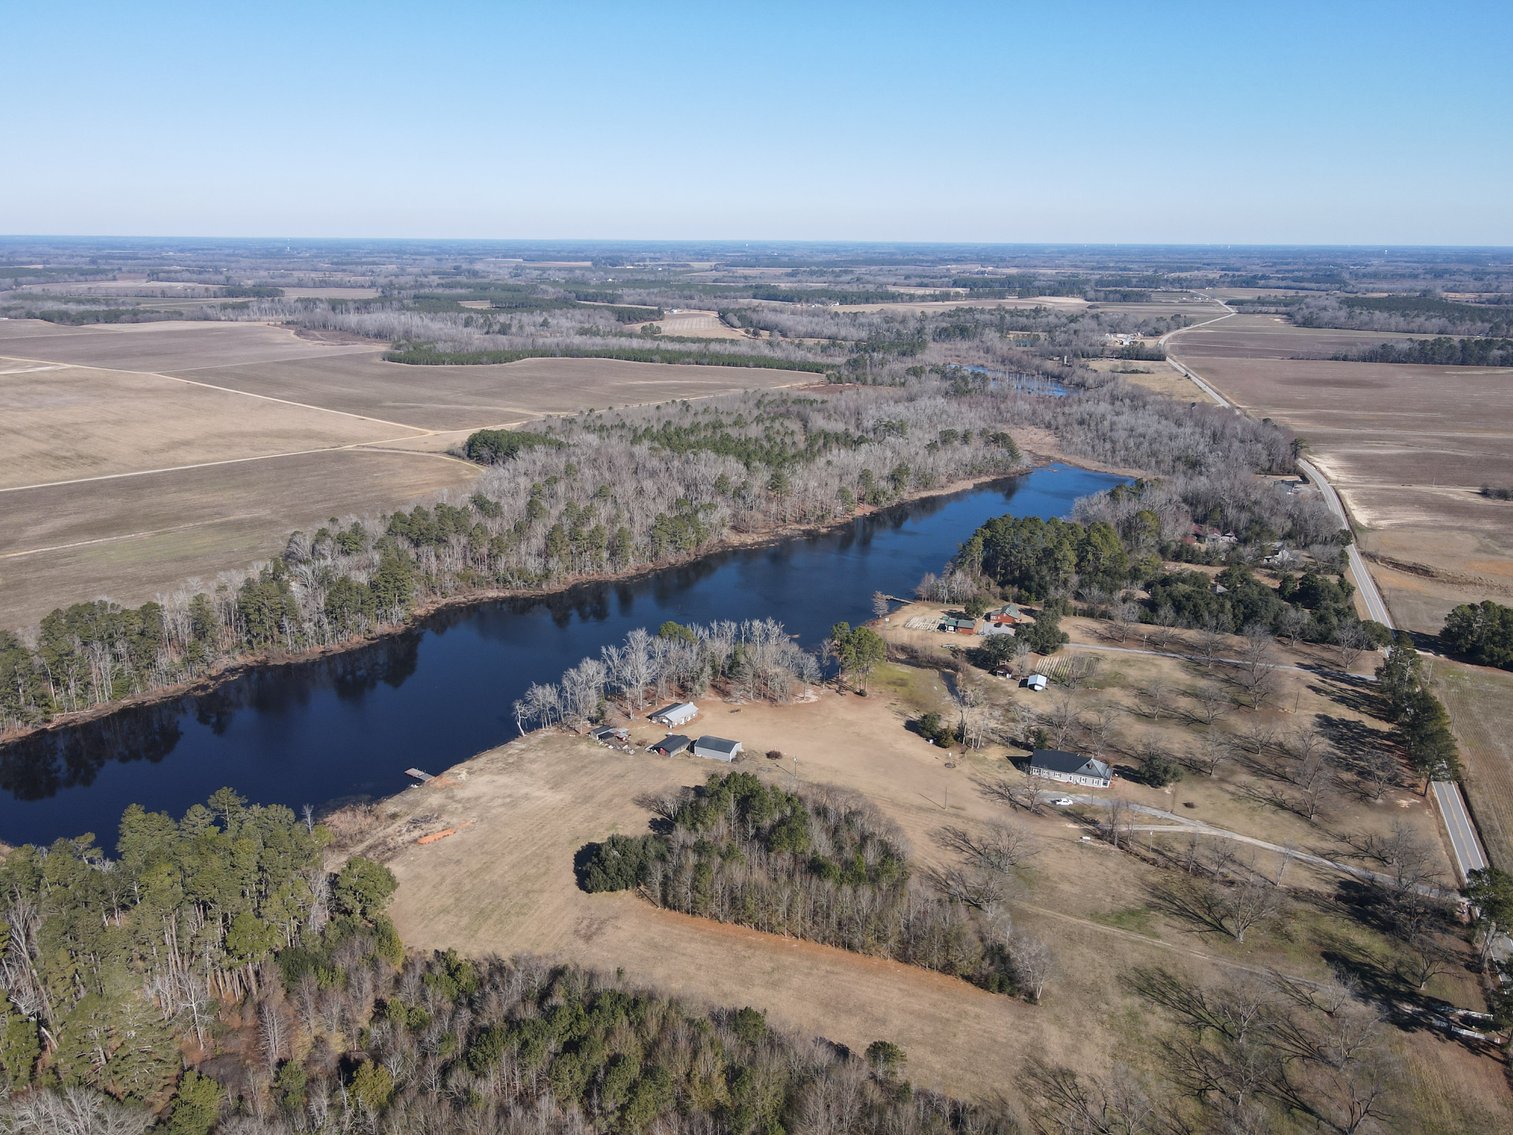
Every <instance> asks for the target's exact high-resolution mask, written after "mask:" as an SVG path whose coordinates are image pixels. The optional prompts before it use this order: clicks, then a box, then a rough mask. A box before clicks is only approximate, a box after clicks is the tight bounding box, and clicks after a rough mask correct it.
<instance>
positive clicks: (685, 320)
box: [635, 310, 748, 339]
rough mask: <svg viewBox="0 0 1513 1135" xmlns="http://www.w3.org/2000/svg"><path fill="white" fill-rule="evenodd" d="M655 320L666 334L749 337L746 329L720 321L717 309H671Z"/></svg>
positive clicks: (641, 324)
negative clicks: (739, 328)
mask: <svg viewBox="0 0 1513 1135" xmlns="http://www.w3.org/2000/svg"><path fill="white" fill-rule="evenodd" d="M653 322H654V323H656V325H657V326H659V327H661V328H662V333H663V334H664V335H675V336H682V337H685V338H689V339H745V338H748V336H747V335H746V333H745V332H744V331H738V330H736V329H735V328H734V327H727V326H726V325H725V324H724V323H722V322H720V313H719V312H717V311H694V310H683V311H669V312H668V313H667V314H666V315H664V316H663V317H662V318H661V319H658V320H654V321H653ZM635 326H636V327H645V326H646V324H644V323H639V324H636V325H635Z"/></svg>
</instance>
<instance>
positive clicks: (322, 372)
mask: <svg viewBox="0 0 1513 1135" xmlns="http://www.w3.org/2000/svg"><path fill="white" fill-rule="evenodd" d="M381 354H382V352H381V351H376V350H373V349H372V348H371V347H370V348H368V349H367V351H365V352H362V353H352V354H347V355H344V356H342V357H340V358H332V359H302V360H297V361H292V362H287V363H272V364H267V365H256V366H241V367H224V368H220V369H218V370H216V371H215V374H214V377H213V379H207V381H214V382H215V383H216V384H217V385H220V386H227V387H231V388H234V389H236V390H241V391H245V392H246V393H249V394H258V395H262V396H264V397H269V398H286V399H294V400H307V399H312V398H313V399H317V400H318V401H319V402H320V404H321V405H322V406H328V407H331V408H333V409H339V410H344V411H346V412H347V413H352V414H359V415H372V416H374V417H379V418H384V419H387V420H391V421H397V422H406V423H409V424H411V425H414V426H420V427H425V428H427V429H441V430H454V429H478V428H481V427H484V426H495V425H507V424H512V423H517V422H524V421H529V420H530V419H531V418H538V417H542V416H544V415H546V414H568V413H574V412H576V411H579V410H589V409H595V408H607V407H610V406H626V405H632V404H639V403H648V402H666V401H668V400H670V399H674V398H705V397H709V396H710V395H714V394H724V393H728V392H730V391H734V390H750V389H753V388H758V387H777V386H790V385H793V384H795V383H803V384H806V385H807V384H809V383H812V382H813V381H814V377H815V376H814V375H813V374H810V373H807V372H801V371H785V370H766V369H762V368H759V367H719V366H675V365H669V364H665V363H635V362H621V361H620V360H617V359H561V358H542V359H523V360H521V361H520V362H516V363H504V364H499V365H477V366H410V365H407V364H405V363H387V362H384V361H383V359H382V358H381V357H380V356H381ZM199 373H200V372H196V374H197V375H198V374H199Z"/></svg>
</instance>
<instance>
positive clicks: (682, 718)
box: [650, 701, 699, 729]
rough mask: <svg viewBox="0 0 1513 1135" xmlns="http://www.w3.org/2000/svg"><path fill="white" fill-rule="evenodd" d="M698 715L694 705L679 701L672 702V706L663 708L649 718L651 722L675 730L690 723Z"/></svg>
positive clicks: (697, 708)
mask: <svg viewBox="0 0 1513 1135" xmlns="http://www.w3.org/2000/svg"><path fill="white" fill-rule="evenodd" d="M698 715H699V707H698V706H696V705H694V704H693V702H687V701H680V702H673V704H672V705H667V706H663V707H662V708H661V709H659V710H657V712H656V713H653V714H651V715H650V716H651V720H653V721H655V722H657V723H658V724H659V725H665V726H667V727H668V728H669V729H676V728H677V727H678V726H679V725H684V724H686V723H688V722H690V721H692V720H693V719H694V718H695V717H697V716H698Z"/></svg>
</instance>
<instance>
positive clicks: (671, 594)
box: [0, 465, 1123, 844]
mask: <svg viewBox="0 0 1513 1135" xmlns="http://www.w3.org/2000/svg"><path fill="white" fill-rule="evenodd" d="M1122 480H1123V478H1120V477H1113V476H1109V475H1106V474H1102V473H1091V472H1088V471H1087V470H1084V469H1077V468H1074V467H1070V466H1065V465H1053V466H1049V467H1047V468H1044V469H1038V470H1036V471H1035V472H1033V473H1030V474H1028V475H1026V476H1023V477H1018V478H1014V479H1013V480H1010V481H1004V482H1000V483H998V484H996V485H994V486H991V487H984V488H980V489H974V490H970V491H967V492H963V493H957V494H955V495H952V496H948V497H936V498H933V499H931V500H926V501H919V502H915V503H913V504H906V505H900V506H898V507H896V508H892V509H888V510H887V511H885V512H880V513H878V514H876V515H874V516H870V517H867V518H865V519H861V520H857V521H854V522H853V523H851V524H849V525H847V526H845V527H843V528H838V529H835V530H833V531H830V532H826V533H823V534H821V535H816V536H805V537H798V538H795V539H791V540H785V541H783V542H782V543H780V544H774V545H772V546H771V547H764V548H751V549H745V550H741V551H732V552H722V553H719V554H717V555H713V556H710V557H708V558H706V559H702V560H699V561H698V562H696V563H693V564H689V565H687V566H684V567H679V568H670V569H668V570H666V571H661V572H657V573H655V574H653V575H648V576H645V577H643V578H641V579H636V580H631V581H628V582H624V583H610V584H594V585H590V586H584V587H578V588H574V589H572V590H570V591H567V592H564V593H562V594H560V595H555V596H550V597H548V598H544V599H518V600H502V601H496V602H489V603H480V604H475V605H471V606H467V607H457V608H453V609H451V610H447V611H442V612H440V613H438V614H436V615H434V616H432V617H431V618H428V619H426V620H424V621H423V622H421V623H420V624H418V625H417V626H416V627H415V628H413V629H412V630H410V631H407V632H405V633H403V634H399V635H395V636H393V637H391V638H387V639H384V640H383V641H381V642H379V643H377V644H375V645H372V646H367V647H362V648H360V649H357V650H352V651H348V652H346V653H343V654H339V655H334V656H332V657H329V658H320V659H315V660H312V661H309V662H302V663H298V664H295V665H290V666H274V667H266V668H263V669H258V670H254V671H251V672H249V673H248V674H246V675H244V676H242V677H239V678H237V679H235V680H234V681H230V682H227V683H226V684H225V685H223V686H221V687H219V688H218V689H216V690H214V691H212V692H210V693H207V694H201V695H197V696H193V697H182V698H176V699H174V700H172V701H167V702H163V703H160V704H158V705H153V706H146V707H142V708H136V709H127V710H122V711H120V712H118V713H115V714H112V715H111V716H109V717H106V718H103V719H101V720H99V721H96V722H91V723H88V724H85V725H80V726H76V727H73V728H69V729H60V730H56V731H53V732H50V733H46V734H42V735H39V736H38V737H35V738H32V739H29V740H27V741H23V742H20V743H17V744H15V745H12V746H9V747H7V748H6V749H3V750H0V839H3V840H5V841H6V842H8V843H19V842H22V841H30V842H41V841H51V840H53V839H55V838H57V837H58V836H71V835H77V834H79V833H81V832H93V833H95V834H96V835H97V836H99V837H100V838H101V840H102V842H105V843H107V844H108V843H113V841H114V838H115V831H116V825H117V823H118V821H119V820H120V815H121V810H122V809H123V808H124V807H125V806H126V805H127V804H130V803H133V802H136V803H140V804H142V805H144V806H146V807H147V808H149V809H152V810H163V811H168V812H171V813H173V814H175V815H177V814H180V813H182V812H183V811H184V809H186V808H188V807H189V806H190V805H191V804H194V803H196V802H197V801H202V800H204V799H205V797H207V796H208V795H209V794H210V793H212V792H214V791H215V790H216V789H217V788H220V787H221V786H223V785H230V786H231V787H233V788H235V789H236V790H237V791H239V792H241V793H242V794H243V795H245V796H247V797H248V798H250V799H252V800H254V801H258V802H260V803H283V804H288V805H290V806H292V807H295V808H298V807H299V806H300V805H303V804H315V805H317V806H318V805H321V804H324V803H327V802H330V801H332V800H336V799H340V798H342V797H350V796H361V795H385V794H388V793H391V792H396V791H398V790H399V789H401V788H403V787H405V785H406V784H407V783H408V780H407V778H406V777H405V775H404V770H405V769H407V768H411V767H419V768H422V769H426V770H428V771H430V772H440V771H441V770H442V769H444V768H446V767H447V766H448V765H451V764H455V763H456V762H457V761H460V760H463V759H465V758H467V757H470V756H472V755H473V754H474V753H478V752H481V751H482V750H484V749H488V748H491V747H493V746H495V745H498V744H500V743H502V742H504V741H507V740H508V739H509V738H510V737H512V736H514V735H515V726H514V720H513V717H512V715H511V712H510V705H511V703H512V702H513V701H514V700H515V699H516V698H517V697H519V696H520V694H521V693H522V692H523V691H524V690H525V687H526V686H527V685H529V684H530V683H531V682H534V681H554V680H555V679H556V678H557V676H558V675H559V674H561V673H562V671H563V670H565V669H567V668H568V667H569V666H572V665H574V664H576V663H577V662H578V660H579V659H581V658H584V657H586V656H588V655H593V654H597V653H598V652H599V648H600V647H601V646H603V645H605V644H608V643H613V642H616V641H618V640H619V639H620V638H621V637H622V636H624V634H625V633H626V632H627V631H630V630H632V629H633V628H635V627H647V628H649V629H653V630H654V629H655V628H656V627H657V626H659V625H660V624H661V623H662V622H663V621H664V620H667V619H676V620H677V621H678V622H683V623H706V622H711V621H713V620H715V619H737V620H739V619H754V618H765V617H771V618H775V619H778V620H779V621H781V622H782V623H783V624H785V625H786V626H787V628H788V629H789V630H790V631H792V632H794V633H795V634H797V635H798V636H799V639H800V641H801V642H803V643H804V645H806V646H816V645H818V643H819V642H820V641H821V640H822V639H823V638H824V637H825V634H826V633H827V632H828V631H829V629H830V627H831V626H832V625H833V624H834V623H836V622H837V621H839V620H842V619H844V620H846V621H848V622H851V623H858V622H863V621H865V620H867V619H870V618H871V617H872V594H873V592H875V591H883V592H887V593H889V594H893V595H907V594H910V593H911V592H912V589H913V587H914V585H915V584H916V583H918V582H919V578H920V576H922V575H923V574H924V573H925V572H927V571H938V570H939V569H940V567H941V565H942V564H943V563H944V562H945V561H946V560H947V559H948V558H949V557H950V556H951V555H953V554H954V553H955V551H956V549H957V548H958V547H959V546H960V544H961V542H962V541H963V540H965V539H966V537H967V536H968V535H969V534H970V533H971V532H972V531H973V529H975V528H976V527H977V526H978V525H979V524H981V523H982V522H983V521H984V520H987V519H989V518H990V517H994V516H1001V515H1003V514H1005V513H1012V514H1013V515H1015V516H1042V517H1052V516H1065V515H1066V514H1067V513H1068V511H1069V510H1070V509H1071V507H1072V503H1073V502H1074V501H1075V500H1076V499H1077V498H1078V497H1081V496H1086V495H1088V494H1089V493H1095V492H1099V491H1101V490H1103V489H1106V488H1109V487H1111V486H1113V485H1115V484H1118V483H1120V482H1121V481H1122Z"/></svg>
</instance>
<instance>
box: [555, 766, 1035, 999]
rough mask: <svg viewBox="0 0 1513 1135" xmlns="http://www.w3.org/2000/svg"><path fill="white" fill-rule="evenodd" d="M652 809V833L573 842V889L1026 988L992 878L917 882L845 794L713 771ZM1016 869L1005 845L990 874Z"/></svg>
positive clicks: (889, 840) (871, 814)
mask: <svg viewBox="0 0 1513 1135" xmlns="http://www.w3.org/2000/svg"><path fill="white" fill-rule="evenodd" d="M657 807H658V811H659V814H660V816H661V819H662V824H661V828H662V830H659V831H655V832H653V833H652V834H649V835H645V836H641V837H639V838H631V837H627V836H618V835H617V836H612V837H610V838H609V839H608V840H605V841H604V842H602V843H595V844H589V845H588V846H586V847H585V848H583V849H582V850H581V851H580V852H579V854H578V858H577V863H576V868H577V873H578V879H579V885H580V886H582V887H583V888H584V889H585V890H587V891H590V892H594V891H612V890H627V889H631V888H634V889H636V890H638V891H639V892H640V893H641V894H642V895H644V896H645V897H646V898H648V899H649V900H650V901H652V902H654V903H656V904H657V905H658V906H662V907H665V908H667V909H669V910H676V911H679V912H680V913H683V914H692V915H698V916H700V917H703V918H713V919H716V920H718V921H721V922H736V923H740V924H741V925H743V926H750V927H752V928H753V929H756V930H761V931H764V932H766V933H770V934H782V935H785V936H790V937H795V938H805V939H808V940H810V941H815V942H820V943H823V944H824V945H828V946H838V947H840V948H841V949H846V950H853V951H856V952H858V953H864V954H874V955H878V956H881V957H887V958H892V959H893V960H895V961H900V962H904V963H906V964H909V965H917V966H922V967H924V968H926V969H933V970H938V971H939V972H941V973H946V974H950V975H952V976H954V977H960V978H962V979H964V980H966V981H970V982H972V983H973V984H975V985H979V986H982V987H983V988H985V989H988V990H991V991H993V992H995V993H1007V994H1024V993H1025V992H1026V990H1027V988H1028V987H1029V986H1030V984H1031V983H1030V981H1029V978H1030V974H1029V973H1028V971H1027V968H1026V966H1025V965H1024V964H1023V963H1022V962H1020V961H1018V960H1016V945H1015V940H1014V939H1013V938H1012V937H1011V935H1010V934H1009V933H1008V924H1007V918H1005V917H1002V911H1001V910H1000V909H999V908H998V907H997V903H996V900H997V897H998V893H999V892H998V890H997V889H996V887H995V888H994V890H993V892H992V896H991V898H989V897H986V896H985V895H984V894H983V893H982V892H981V891H980V890H978V889H977V888H976V887H974V886H972V885H967V884H965V883H962V882H961V881H960V880H952V881H951V882H950V883H948V884H947V885H945V886H938V887H932V886H930V885H928V884H926V883H924V882H921V881H920V880H918V879H916V878H915V877H914V875H913V872H912V870H911V867H910V864H909V860H908V857H907V855H906V854H905V852H904V849H903V840H902V836H901V834H900V833H899V832H898V831H897V829H896V828H894V827H893V826H892V825H891V824H889V823H888V822H887V821H885V820H883V818H882V817H881V816H879V815H878V814H877V812H876V811H875V810H874V809H873V808H872V807H871V806H870V805H868V804H866V803H864V802H863V801H861V800H859V799H857V798H855V797H851V796H848V795H844V794H841V793H837V792H832V791H826V790H813V789H811V790H807V791H805V792H802V793H800V792H789V791H784V790H783V789H781V788H778V787H776V786H769V785H765V784H763V783H762V781H761V780H760V779H758V778H757V777H756V776H754V775H753V774H751V773H743V772H736V773H716V774H714V775H712V776H710V778H709V779H708V780H707V781H706V782H705V784H703V785H702V786H697V787H694V788H689V789H684V790H683V791H682V792H681V793H679V794H678V795H676V796H673V797H669V798H667V799H664V800H662V801H659V802H658V805H657ZM1014 865H1015V864H1014V863H1013V862H1012V854H1010V861H1009V862H1002V863H1000V864H999V870H1000V871H1003V870H1010V869H1012V867H1013V866H1014ZM1037 945H1038V944H1037ZM1030 954H1031V950H1030V949H1029V948H1026V950H1025V955H1026V958H1028V957H1029V956H1030ZM1039 992H1040V988H1039V986H1034V993H1035V996H1037V997H1038V995H1039Z"/></svg>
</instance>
